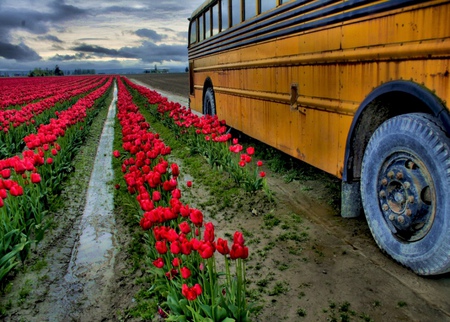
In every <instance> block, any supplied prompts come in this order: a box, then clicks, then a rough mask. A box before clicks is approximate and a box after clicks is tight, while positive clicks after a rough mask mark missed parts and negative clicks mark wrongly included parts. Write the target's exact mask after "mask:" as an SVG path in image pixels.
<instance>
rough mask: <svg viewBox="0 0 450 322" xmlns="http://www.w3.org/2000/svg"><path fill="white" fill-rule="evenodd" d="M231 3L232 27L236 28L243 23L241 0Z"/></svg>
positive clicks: (233, 0) (234, 0) (232, 0)
mask: <svg viewBox="0 0 450 322" xmlns="http://www.w3.org/2000/svg"><path fill="white" fill-rule="evenodd" d="M230 1H231V17H232V19H231V20H232V21H231V25H232V26H235V25H237V24H238V23H241V0H230Z"/></svg>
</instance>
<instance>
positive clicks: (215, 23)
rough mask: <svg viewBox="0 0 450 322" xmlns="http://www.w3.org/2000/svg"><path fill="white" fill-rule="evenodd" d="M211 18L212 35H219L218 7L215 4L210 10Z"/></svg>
mask: <svg viewBox="0 0 450 322" xmlns="http://www.w3.org/2000/svg"><path fill="white" fill-rule="evenodd" d="M211 17H212V35H213V36H214V35H217V34H218V33H219V5H218V4H216V5H214V7H212V8H211Z"/></svg>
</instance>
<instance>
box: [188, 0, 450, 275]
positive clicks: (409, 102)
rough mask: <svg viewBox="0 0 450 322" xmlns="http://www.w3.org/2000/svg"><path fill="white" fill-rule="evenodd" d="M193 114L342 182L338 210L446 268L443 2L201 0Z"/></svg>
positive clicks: (403, 257) (449, 235)
mask: <svg viewBox="0 0 450 322" xmlns="http://www.w3.org/2000/svg"><path fill="white" fill-rule="evenodd" d="M189 20H190V27H189V44H188V52H189V73H190V108H191V109H193V110H196V111H198V112H201V113H204V114H217V115H218V116H219V118H220V119H225V120H226V122H227V124H228V125H229V126H231V127H233V128H236V129H238V130H240V131H242V132H244V133H246V134H248V135H249V136H251V137H254V138H256V139H258V140H260V141H262V142H264V143H266V144H269V145H271V146H273V147H275V148H277V149H279V150H281V151H283V152H286V153H287V154H289V155H291V156H293V157H296V158H298V159H300V160H303V161H304V162H307V163H309V164H311V165H313V166H315V167H317V168H319V169H322V170H324V171H326V172H329V173H331V174H333V175H335V176H337V177H339V178H341V179H342V215H343V216H344V217H355V216H358V215H359V214H360V212H362V211H364V213H365V216H366V218H367V221H368V225H369V227H370V230H371V232H372V234H373V237H374V239H375V240H376V242H377V244H378V245H379V246H380V248H381V249H382V250H384V251H385V252H386V253H387V254H389V255H390V256H391V257H392V258H393V259H394V260H396V261H398V262H399V263H401V264H403V265H405V266H407V267H409V268H411V269H412V270H413V271H415V272H416V273H418V274H420V275H434V274H441V273H444V272H448V271H450V139H449V136H450V114H449V105H448V104H449V102H450V1H448V0H435V1H411V0H392V1H389V0H384V1H374V0H341V1H337V0H320V1H319V0H317V1H314V0H298V1H292V0H291V1H282V0H208V1H205V2H204V3H203V5H202V6H200V7H199V8H198V9H197V10H196V11H195V12H194V13H193V14H192V16H191V17H190V19H189Z"/></svg>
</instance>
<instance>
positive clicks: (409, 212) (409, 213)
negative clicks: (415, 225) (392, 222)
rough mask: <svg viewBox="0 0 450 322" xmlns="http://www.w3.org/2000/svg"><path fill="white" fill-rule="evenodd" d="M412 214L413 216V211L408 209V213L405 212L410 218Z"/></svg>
mask: <svg viewBox="0 0 450 322" xmlns="http://www.w3.org/2000/svg"><path fill="white" fill-rule="evenodd" d="M411 214H412V211H411V209H406V211H405V215H407V216H408V217H410V216H411Z"/></svg>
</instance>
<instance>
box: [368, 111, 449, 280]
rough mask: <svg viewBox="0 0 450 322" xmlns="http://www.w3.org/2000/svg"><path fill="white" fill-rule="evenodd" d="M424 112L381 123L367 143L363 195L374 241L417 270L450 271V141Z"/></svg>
mask: <svg viewBox="0 0 450 322" xmlns="http://www.w3.org/2000/svg"><path fill="white" fill-rule="evenodd" d="M439 124H440V123H439V121H438V120H437V119H436V118H434V117H433V116H431V115H428V114H419V113H414V114H404V115H400V116H397V117H394V118H392V119H389V120H387V121H386V122H384V123H383V124H382V125H381V126H380V127H379V128H378V129H377V130H376V131H375V132H374V134H373V135H372V137H371V139H370V141H369V143H368V146H367V148H366V151H365V154H364V158H363V164H362V173H361V198H362V203H363V207H364V212H365V214H366V219H367V222H368V225H369V228H370V230H371V232H372V235H373V237H374V239H375V241H376V242H377V244H378V246H379V247H380V248H381V249H382V250H383V251H385V252H386V253H387V254H388V255H390V256H391V257H392V258H393V259H394V260H396V261H398V262H399V263H401V264H403V265H405V266H407V267H409V268H410V269H412V270H413V271H414V272H416V273H417V274H419V275H436V274H442V273H446V272H449V271H450V216H449V215H450V197H449V196H450V140H449V138H448V137H447V136H446V134H445V132H444V131H443V130H442V128H441V126H440V125H439Z"/></svg>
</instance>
